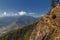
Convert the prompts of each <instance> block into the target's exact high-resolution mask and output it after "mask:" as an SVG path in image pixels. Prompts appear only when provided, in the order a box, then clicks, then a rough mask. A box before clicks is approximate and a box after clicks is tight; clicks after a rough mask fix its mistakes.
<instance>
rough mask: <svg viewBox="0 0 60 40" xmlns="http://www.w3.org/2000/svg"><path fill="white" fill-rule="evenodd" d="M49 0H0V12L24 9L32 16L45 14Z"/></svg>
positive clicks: (48, 8)
mask: <svg viewBox="0 0 60 40" xmlns="http://www.w3.org/2000/svg"><path fill="white" fill-rule="evenodd" d="M50 2H51V0H0V13H3V12H7V13H9V12H12V13H17V12H20V11H24V12H27V13H32V14H31V15H32V16H40V15H43V14H46V13H47V12H48V11H49V10H50V8H51V6H50Z"/></svg>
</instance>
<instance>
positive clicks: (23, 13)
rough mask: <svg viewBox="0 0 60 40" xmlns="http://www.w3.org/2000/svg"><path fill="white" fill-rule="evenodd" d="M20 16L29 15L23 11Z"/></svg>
mask: <svg viewBox="0 0 60 40" xmlns="http://www.w3.org/2000/svg"><path fill="white" fill-rule="evenodd" d="M18 14H19V15H20V16H23V15H25V14H27V13H26V12H24V11H21V12H18Z"/></svg>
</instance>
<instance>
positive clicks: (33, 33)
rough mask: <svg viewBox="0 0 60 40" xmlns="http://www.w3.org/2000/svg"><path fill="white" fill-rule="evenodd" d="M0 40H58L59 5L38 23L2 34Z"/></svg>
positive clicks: (59, 25)
mask: <svg viewBox="0 0 60 40" xmlns="http://www.w3.org/2000/svg"><path fill="white" fill-rule="evenodd" d="M0 40H60V4H58V5H57V6H56V7H54V8H52V9H51V10H50V11H49V12H48V13H47V14H46V15H44V16H43V17H41V19H40V20H39V21H38V22H36V23H33V24H31V25H28V26H24V27H23V28H21V29H16V30H12V31H10V32H7V33H4V34H2V35H1V36H0Z"/></svg>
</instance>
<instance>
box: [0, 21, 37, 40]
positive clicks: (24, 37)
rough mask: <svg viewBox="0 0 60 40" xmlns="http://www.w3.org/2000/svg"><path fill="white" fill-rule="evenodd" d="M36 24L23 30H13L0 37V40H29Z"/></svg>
mask: <svg viewBox="0 0 60 40" xmlns="http://www.w3.org/2000/svg"><path fill="white" fill-rule="evenodd" d="M36 24H37V22H36V23H34V24H31V25H28V26H25V27H23V28H21V29H16V30H12V31H10V32H7V33H5V34H2V36H0V40H28V39H29V37H30V34H31V32H32V31H33V29H34V28H35V25H36Z"/></svg>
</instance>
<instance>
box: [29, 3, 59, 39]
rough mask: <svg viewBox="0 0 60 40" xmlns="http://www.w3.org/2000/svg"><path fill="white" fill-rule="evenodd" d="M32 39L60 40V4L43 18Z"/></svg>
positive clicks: (32, 34)
mask: <svg viewBox="0 0 60 40" xmlns="http://www.w3.org/2000/svg"><path fill="white" fill-rule="evenodd" d="M30 40H60V4H58V5H57V6H56V7H55V8H53V9H51V11H50V12H49V13H48V14H47V15H45V16H43V17H42V18H41V20H40V21H39V23H38V24H37V26H36V28H35V29H34V30H33V32H32V33H31V36H30Z"/></svg>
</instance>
